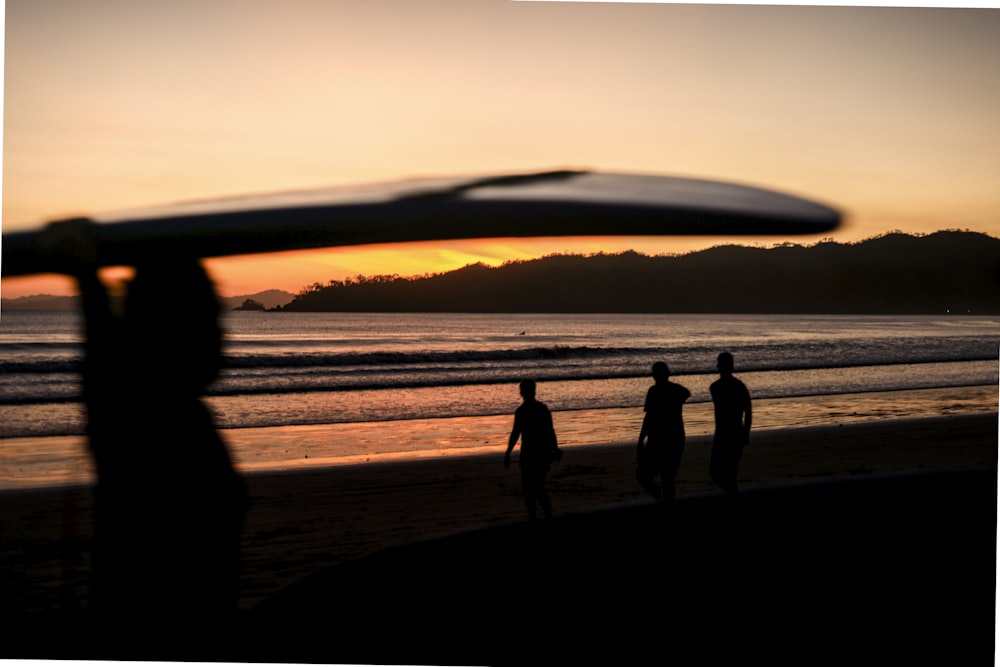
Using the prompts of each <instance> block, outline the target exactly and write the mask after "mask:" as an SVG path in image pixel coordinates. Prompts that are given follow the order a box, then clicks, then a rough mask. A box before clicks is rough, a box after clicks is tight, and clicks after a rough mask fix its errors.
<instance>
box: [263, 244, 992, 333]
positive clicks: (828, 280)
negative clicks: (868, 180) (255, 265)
mask: <svg viewBox="0 0 1000 667" xmlns="http://www.w3.org/2000/svg"><path fill="white" fill-rule="evenodd" d="M281 310H284V311H296V312H305V311H381V312H501V313H502V312H511V313H513V312H521V313H525V312H529V313H543V312H564V313H570V312H583V313H586V312H591V313H592V312H616V313H802V314H805V313H847V314H944V313H955V314H957V313H973V314H998V313H1000V239H996V238H993V237H991V236H988V235H985V234H980V233H976V232H967V231H942V232H936V233H934V234H928V235H924V236H914V235H909V234H903V233H889V234H885V235H883V236H879V237H876V238H872V239H868V240H865V241H861V242H857V243H848V244H844V243H836V242H833V241H824V242H820V243H818V244H816V245H812V246H801V245H795V244H791V243H786V244H779V245H775V246H771V247H747V246H735V245H721V246H717V247H714V248H710V249H707V250H702V251H699V252H693V253H689V254H686V255H677V256H653V257H651V256H647V255H643V254H640V253H637V252H634V251H628V252H624V253H619V254H604V253H602V254H597V255H590V256H581V255H551V256H548V257H544V258H541V259H535V260H527V261H514V262H508V263H506V264H504V265H502V266H499V267H489V266H486V265H483V264H472V265H469V266H466V267H464V268H462V269H458V270H456V271H451V272H448V273H442V274H435V275H429V276H423V277H419V278H401V277H399V276H374V277H364V276H359V277H358V278H356V279H347V280H342V281H331V282H329V283H328V284H326V285H319V284H316V285H313V286H312V287H311V288H309V289H306V290H303V291H302V292H301V293H299V294H298V295H297V296H296V297H295V298H294V299H293V300H292V301H291V302H290V303H288V304H286V305H284V306H283V307H282V308H281Z"/></svg>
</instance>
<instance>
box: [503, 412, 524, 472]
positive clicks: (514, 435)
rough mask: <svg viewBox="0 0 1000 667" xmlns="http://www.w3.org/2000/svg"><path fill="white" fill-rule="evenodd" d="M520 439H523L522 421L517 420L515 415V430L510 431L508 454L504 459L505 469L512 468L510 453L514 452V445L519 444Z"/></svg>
mask: <svg viewBox="0 0 1000 667" xmlns="http://www.w3.org/2000/svg"><path fill="white" fill-rule="evenodd" d="M520 437H521V424H520V421H519V420H518V418H517V415H516V414H515V415H514V428H512V429H511V431H510V437H509V438H508V439H507V453H506V454H504V457H503V467H504V468H509V467H510V453H511V452H512V451H513V450H514V445H516V444H517V440H518V438H520Z"/></svg>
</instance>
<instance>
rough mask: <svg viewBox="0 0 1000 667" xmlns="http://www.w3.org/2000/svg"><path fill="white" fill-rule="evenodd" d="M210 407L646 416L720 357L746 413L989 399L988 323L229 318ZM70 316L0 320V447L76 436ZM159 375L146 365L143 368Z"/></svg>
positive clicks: (76, 348) (306, 417)
mask: <svg viewBox="0 0 1000 667" xmlns="http://www.w3.org/2000/svg"><path fill="white" fill-rule="evenodd" d="M224 328H225V330H226V332H227V335H226V359H227V368H226V370H225V371H224V373H223V375H222V377H221V378H220V380H219V381H218V382H217V383H216V384H215V385H214V386H213V387H211V389H210V397H209V399H208V400H209V402H210V404H211V406H212V408H213V410H214V411H215V413H216V415H217V419H218V424H219V426H221V427H225V428H240V427H257V426H285V425H301V424H330V423H342V422H372V421H390V420H406V419H422V418H434V417H457V416H486V415H498V414H506V413H509V411H510V410H511V404H512V396H514V403H516V390H515V389H514V388H513V385H514V384H516V383H517V382H518V381H519V380H520V379H522V378H524V377H534V378H536V379H537V380H538V381H539V382H540V385H539V394H540V398H542V399H543V400H545V401H546V402H547V403H548V404H549V406H550V407H551V408H553V409H554V410H580V409H596V408H620V407H631V406H636V405H641V404H642V397H643V396H644V394H645V390H646V387H647V386H648V384H649V377H648V375H649V367H650V365H651V364H652V362H654V361H656V360H660V359H662V360H665V361H667V362H668V364H669V365H670V367H671V370H672V372H673V373H674V375H675V379H676V380H677V381H679V382H681V383H683V384H685V385H686V386H688V387H689V388H690V389H691V390H692V393H693V396H692V399H691V402H692V403H699V402H705V401H707V400H708V385H709V383H710V382H711V380H712V379H714V375H715V370H714V363H715V357H716V355H717V354H718V353H719V352H720V351H723V350H728V351H730V352H732V353H733V354H734V355H735V357H736V362H737V374H738V375H739V376H740V377H742V378H743V379H744V381H746V382H747V384H748V385H749V386H750V387H751V389H752V392H753V395H754V397H755V398H757V399H763V398H782V397H803V396H815V395H828V394H846V393H866V392H879V391H889V390H906V389H922V388H934V387H959V386H970V385H996V384H997V382H998V373H997V368H998V350H1000V318H996V317H872V316H860V317H855V316H758V315H740V316H730V315H492V314H489V315H488V314H386V313H378V314H355V313H350V314H345V313H252V312H232V313H227V314H226V315H225V318H224ZM80 341H81V332H80V320H79V317H78V316H77V315H76V314H74V313H55V312H44V313H43V312H36V313H26V312H5V313H3V315H2V317H0V371H2V372H0V438H11V437H25V436H46V435H72V434H79V433H81V432H82V430H83V426H84V422H83V416H82V409H81V406H80V405H79V403H78V394H79V390H80V387H79V377H78V375H77V368H78V364H79V361H80V355H81V348H80ZM150 364H151V366H150V369H149V370H150V373H155V372H156V369H155V359H151V360H150Z"/></svg>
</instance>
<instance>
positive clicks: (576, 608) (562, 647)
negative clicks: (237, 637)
mask: <svg viewBox="0 0 1000 667" xmlns="http://www.w3.org/2000/svg"><path fill="white" fill-rule="evenodd" d="M995 582H996V477H995V474H994V473H992V472H974V471H970V472H938V473H930V474H919V475H900V476H892V477H866V478H859V479H857V480H851V481H837V482H828V483H814V484H804V485H799V486H792V487H783V488H775V489H770V490H754V491H746V492H742V493H739V494H734V495H725V494H713V495H706V496H700V497H691V498H685V499H681V500H678V501H675V502H673V503H649V504H636V505H628V506H622V507H612V508H609V509H606V510H602V511H594V512H586V513H579V514H572V515H565V516H559V517H557V518H555V519H553V520H552V521H550V522H535V523H528V522H524V523H512V524H507V525H502V526H498V527H494V528H489V529H485V530H480V531H475V532H470V533H465V534H461V535H456V536H453V537H447V538H443V539H436V540H432V541H428V542H425V543H420V544H413V545H409V546H406V547H401V548H396V549H391V550H387V551H384V552H382V553H379V554H375V555H372V556H370V557H366V558H364V559H360V560H358V561H355V562H351V563H347V564H343V565H339V566H337V567H335V568H333V569H330V570H328V571H325V572H322V573H320V574H317V575H315V576H312V577H310V578H308V579H306V580H305V581H303V582H301V583H299V584H297V585H294V586H291V587H289V588H287V589H286V590H284V591H283V592H281V593H280V594H278V595H275V596H273V597H272V598H271V599H269V600H268V601H266V602H264V603H262V604H261V605H259V606H258V608H257V609H256V610H255V611H254V612H252V613H251V614H250V618H249V619H247V620H248V627H247V628H246V630H247V633H246V636H245V638H244V640H243V641H242V642H241V647H240V649H241V650H240V651H239V652H238V654H236V655H232V656H231V658H235V659H238V660H243V661H267V662H323V663H361V664H379V663H381V664H427V665H440V664H463V665H497V664H533V663H534V662H536V661H537V662H540V663H542V664H589V663H592V662H593V661H594V660H609V661H612V662H613V663H614V664H639V663H645V662H647V661H654V662H657V663H660V662H665V661H670V660H671V659H685V660H688V661H691V660H698V661H699V662H701V663H705V664H721V663H722V661H724V660H730V659H748V658H763V659H767V660H768V662H769V663H770V664H774V662H776V661H778V662H789V663H792V662H794V663H796V664H812V663H815V662H817V661H825V660H827V659H828V658H838V657H839V658H852V661H861V662H862V663H872V662H885V663H886V664H897V663H899V662H900V661H904V660H910V659H914V658H920V662H925V661H927V660H928V659H933V658H934V657H938V658H943V659H946V664H976V663H979V662H981V661H984V660H985V661H992V657H993V646H994V609H995Z"/></svg>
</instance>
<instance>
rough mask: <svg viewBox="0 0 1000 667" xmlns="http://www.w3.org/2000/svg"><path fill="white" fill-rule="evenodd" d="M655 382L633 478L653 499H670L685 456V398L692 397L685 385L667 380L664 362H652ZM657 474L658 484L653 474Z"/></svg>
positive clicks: (643, 425) (647, 402)
mask: <svg viewBox="0 0 1000 667" xmlns="http://www.w3.org/2000/svg"><path fill="white" fill-rule="evenodd" d="M653 380H654V382H655V384H654V385H653V386H652V387H650V388H649V391H647V392H646V403H645V405H644V407H643V411H644V412H645V413H646V414H645V416H644V417H643V419H642V428H641V429H640V430H639V444H638V449H637V451H636V477H637V478H638V479H639V483H640V484H642V488H644V489H646V491H648V492H649V493H650V494H651V495H652V496H653V497H654V498H667V499H671V500H672V499H673V498H674V495H675V489H674V480H675V479H676V477H677V470H678V469H679V468H680V465H681V457H682V456H683V455H684V437H685V436H684V417H683V415H682V410H683V407H684V401H686V400H687V399H688V398H690V397H691V392H690V391H688V389H687V388H686V387H683V386H682V385H679V384H677V383H676V382H671V381H670V368H669V367H668V366H667V364H666V363H665V362H663V361H657V362H656V363H655V364H653ZM657 475H659V477H660V481H659V484H657V483H656V476H657Z"/></svg>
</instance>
